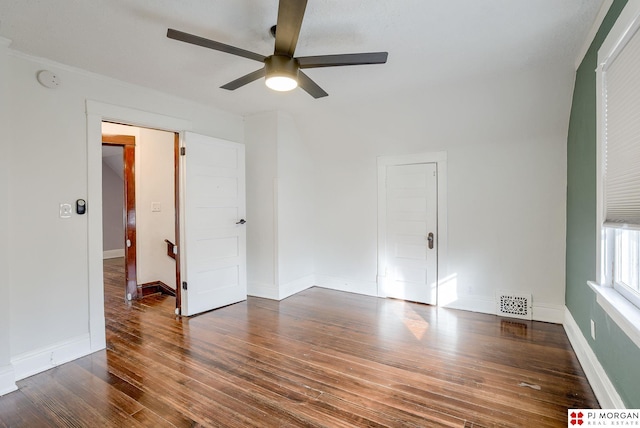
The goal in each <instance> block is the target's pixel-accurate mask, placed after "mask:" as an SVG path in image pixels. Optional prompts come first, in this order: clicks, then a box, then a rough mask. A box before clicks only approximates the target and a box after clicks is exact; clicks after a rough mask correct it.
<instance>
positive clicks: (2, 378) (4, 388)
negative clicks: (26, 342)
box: [0, 364, 18, 396]
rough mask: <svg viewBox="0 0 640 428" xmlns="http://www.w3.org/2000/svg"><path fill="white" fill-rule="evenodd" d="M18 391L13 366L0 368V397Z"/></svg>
mask: <svg viewBox="0 0 640 428" xmlns="http://www.w3.org/2000/svg"><path fill="white" fill-rule="evenodd" d="M17 389H18V386H17V385H16V374H15V370H14V369H13V365H11V364H9V365H7V366H4V367H0V396H2V395H4V394H8V393H10V392H13V391H15V390H17Z"/></svg>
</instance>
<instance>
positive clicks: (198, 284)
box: [180, 132, 247, 315]
mask: <svg viewBox="0 0 640 428" xmlns="http://www.w3.org/2000/svg"><path fill="white" fill-rule="evenodd" d="M183 147H185V155H184V156H181V171H182V175H181V178H182V182H181V187H182V192H181V194H182V196H183V201H182V204H181V206H182V207H183V214H182V217H181V225H182V234H181V236H182V245H181V250H180V251H181V255H182V257H181V265H182V266H181V280H182V282H183V284H182V315H194V314H197V313H200V312H204V311H209V310H211V309H216V308H219V307H222V306H226V305H229V304H232V303H236V302H240V301H242V300H246V298H247V273H246V272H247V268H246V267H247V266H246V265H247V258H246V226H245V225H244V218H245V213H246V205H245V169H244V168H245V167H244V145H242V144H237V143H232V142H229V141H224V140H220V139H217V138H212V137H207V136H204V135H198V134H194V133H191V132H186V133H185V134H184V138H183ZM185 283H186V289H185Z"/></svg>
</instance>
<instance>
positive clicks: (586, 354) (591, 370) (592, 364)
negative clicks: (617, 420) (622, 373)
mask: <svg viewBox="0 0 640 428" xmlns="http://www.w3.org/2000/svg"><path fill="white" fill-rule="evenodd" d="M564 329H565V331H566V332H567V337H568V338H569V342H571V346H572V347H573V350H574V352H575V353H576V356H577V357H578V361H580V365H581V366H582V369H583V370H584V373H585V375H586V376H587V380H588V381H589V384H590V385H591V388H592V389H593V392H594V394H595V395H596V398H597V399H598V402H599V404H600V407H602V408H603V409H624V408H626V406H625V404H624V402H623V401H622V398H620V394H618V391H616V388H615V387H614V386H613V383H611V380H610V379H609V376H607V373H606V372H605V371H604V368H602V365H601V364H600V361H598V357H596V354H595V353H594V352H593V350H592V349H591V347H590V346H589V343H588V342H587V339H585V338H584V336H583V335H582V331H581V330H580V327H579V326H578V323H576V320H574V319H573V316H572V315H571V312H570V311H569V309H568V308H566V307H565V310H564Z"/></svg>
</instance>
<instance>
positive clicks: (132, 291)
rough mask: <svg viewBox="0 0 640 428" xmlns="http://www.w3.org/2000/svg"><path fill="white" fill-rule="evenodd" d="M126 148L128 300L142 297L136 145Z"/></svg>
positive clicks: (124, 146)
mask: <svg viewBox="0 0 640 428" xmlns="http://www.w3.org/2000/svg"><path fill="white" fill-rule="evenodd" d="M123 149H124V183H125V186H124V187H125V190H124V200H125V239H128V240H130V241H131V245H130V246H128V245H127V242H126V240H125V255H126V257H125V258H126V260H125V269H126V276H127V285H126V296H127V299H128V300H133V299H137V298H140V297H142V292H141V290H138V272H137V257H136V251H137V250H136V249H137V231H136V175H135V159H136V158H135V156H136V150H135V146H132V145H123Z"/></svg>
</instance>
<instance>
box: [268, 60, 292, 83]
mask: <svg viewBox="0 0 640 428" xmlns="http://www.w3.org/2000/svg"><path fill="white" fill-rule="evenodd" d="M264 66H265V74H266V76H267V77H275V76H281V77H289V78H291V79H294V80H296V81H297V80H298V69H299V68H300V64H299V63H298V60H296V59H295V58H289V57H288V56H285V55H271V56H270V57H268V58H267V59H265V61H264Z"/></svg>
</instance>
